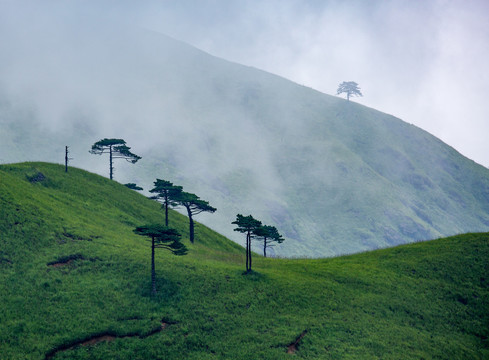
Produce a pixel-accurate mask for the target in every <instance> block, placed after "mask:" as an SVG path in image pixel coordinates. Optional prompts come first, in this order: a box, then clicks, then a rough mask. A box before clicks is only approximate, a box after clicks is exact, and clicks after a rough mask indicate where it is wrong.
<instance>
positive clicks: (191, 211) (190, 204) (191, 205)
mask: <svg viewBox="0 0 489 360" xmlns="http://www.w3.org/2000/svg"><path fill="white" fill-rule="evenodd" d="M174 201H175V202H176V203H178V204H179V205H182V206H183V207H185V208H186V209H187V214H188V219H189V234H190V242H192V243H193V242H194V238H195V230H194V220H193V216H194V215H197V214H200V213H202V212H204V211H205V212H210V213H213V212H215V211H216V210H217V209H216V208H214V207H212V206H210V205H209V202H208V201H205V200H202V199H200V198H199V197H198V196H197V195H195V194H192V193H188V192H185V191H181V192H179V193H178V194H177V195H175V197H174Z"/></svg>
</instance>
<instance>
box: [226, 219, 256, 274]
mask: <svg viewBox="0 0 489 360" xmlns="http://www.w3.org/2000/svg"><path fill="white" fill-rule="evenodd" d="M232 224H235V225H237V226H238V227H237V228H235V229H234V231H238V232H240V233H244V234H246V273H249V272H250V271H251V265H252V261H251V238H252V236H253V234H254V233H255V231H257V230H258V229H259V228H260V227H261V221H259V220H256V219H255V218H253V216H251V215H248V216H243V215H241V214H238V215H236V220H235V221H233V222H232Z"/></svg>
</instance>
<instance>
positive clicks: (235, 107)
mask: <svg viewBox="0 0 489 360" xmlns="http://www.w3.org/2000/svg"><path fill="white" fill-rule="evenodd" d="M53 33H54V34H53ZM53 33H47V34H45V33H43V30H42V29H39V32H38V33H35V34H25V36H22V37H20V38H19V39H18V41H16V42H12V41H11V40H10V38H9V34H8V33H2V32H0V42H1V40H2V39H3V40H5V41H3V42H2V43H3V44H4V48H3V51H2V53H1V56H0V79H2V81H0V162H2V163H10V162H21V161H49V162H63V160H64V149H65V145H69V146H70V152H71V157H73V161H72V163H73V165H75V166H77V167H79V168H83V169H87V170H89V171H91V172H95V173H98V174H103V175H105V176H108V159H107V158H106V157H97V156H94V155H90V154H89V153H88V150H89V149H90V148H91V146H92V144H94V143H95V142H96V141H98V140H100V139H102V138H106V137H109V138H122V139H124V140H126V141H127V144H128V146H130V147H131V148H132V151H134V153H136V154H137V155H140V156H142V160H141V161H139V162H138V163H137V164H135V165H130V164H124V162H121V161H120V162H116V164H115V179H117V180H118V181H120V182H121V183H128V182H132V183H137V184H139V185H141V186H142V187H143V188H145V189H146V191H147V190H149V189H150V188H151V187H152V184H153V182H154V181H155V179H156V178H160V179H166V180H169V181H171V182H173V183H175V184H179V185H183V186H184V187H185V189H186V191H190V192H192V193H196V194H198V195H199V196H202V197H203V198H205V200H208V201H209V202H210V204H211V205H212V206H214V207H216V208H217V209H218V212H216V213H215V214H211V215H207V214H202V216H201V217H200V221H201V222H202V223H204V224H206V225H208V226H210V227H212V228H213V229H215V230H217V231H219V232H220V233H221V234H224V235H225V236H227V237H228V238H230V239H232V240H234V241H236V242H238V243H242V239H241V237H240V236H239V234H237V233H236V232H233V229H232V227H231V226H230V225H229V224H230V223H231V221H233V220H234V218H235V216H236V214H237V213H248V214H253V216H255V217H256V218H258V219H260V220H262V221H263V222H264V223H266V224H270V225H273V226H276V227H277V228H278V230H279V231H280V232H281V233H282V234H283V235H284V237H285V238H286V239H287V240H286V241H285V242H284V243H283V244H282V245H280V246H277V247H276V248H274V251H275V255H278V256H288V257H297V256H299V257H300V256H310V257H325V256H333V255H341V254H345V253H353V252H359V251H365V250H372V249H377V248H381V247H388V246H393V245H398V244H402V243H407V242H413V241H419V240H427V239H432V238H438V237H442V236H449V235H455V234H459V233H465V232H469V231H477V232H485V231H489V170H488V169H486V168H484V167H483V166H480V165H478V164H476V163H474V162H473V161H471V160H469V159H467V158H465V157H464V156H462V155H461V154H459V153H458V152H457V151H455V150H454V149H453V148H451V147H450V146H448V145H447V144H444V143H443V142H441V141H440V140H439V139H437V138H435V137H434V136H432V135H430V134H428V133H427V132H425V131H423V130H422V129H419V128H417V127H416V126H413V125H410V124H408V123H406V122H404V121H402V120H400V119H398V118H396V117H394V116H391V115H388V114H385V113H382V112H380V111H377V110H374V109H370V108H367V107H365V106H361V105H359V104H356V103H354V102H353V101H351V102H347V101H346V100H344V99H341V98H338V97H334V96H329V95H326V94H322V93H320V92H318V91H315V90H313V89H310V88H307V87H304V86H300V85H298V84H295V83H293V82H291V81H288V80H286V79H284V78H281V77H278V76H275V75H272V74H269V73H266V72H264V71H260V70H258V69H254V68H250V67H246V66H243V65H239V64H235V63H231V62H228V61H225V60H223V59H219V58H216V57H213V56H211V55H209V54H206V53H204V52H202V51H200V50H198V49H196V48H193V47H191V46H189V45H187V44H184V43H181V42H179V41H176V40H174V39H171V38H169V37H166V36H164V35H162V34H157V33H152V32H149V31H143V30H137V29H133V28H127V27H124V26H115V25H113V24H109V23H103V24H90V28H86V27H84V26H83V24H79V26H76V29H70V31H63V29H56V30H53ZM74 34H76V36H74V37H75V38H76V39H77V41H73V35H74ZM53 35H55V36H53ZM14 38H16V39H17V37H14ZM33 44H35V46H33ZM45 54H49V56H45ZM325 71H328V69H325ZM361 85H362V87H364V89H367V88H368V84H361ZM332 90H334V89H332ZM409 120H410V121H416V119H413V120H411V119H409Z"/></svg>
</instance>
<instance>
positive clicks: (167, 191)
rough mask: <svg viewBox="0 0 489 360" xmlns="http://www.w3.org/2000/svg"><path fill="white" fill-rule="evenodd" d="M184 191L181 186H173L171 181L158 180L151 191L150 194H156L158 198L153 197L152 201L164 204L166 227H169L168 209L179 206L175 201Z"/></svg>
mask: <svg viewBox="0 0 489 360" xmlns="http://www.w3.org/2000/svg"><path fill="white" fill-rule="evenodd" d="M182 189H183V188H182V187H181V186H178V185H173V183H171V182H170V181H167V180H161V179H156V181H155V182H154V188H153V189H151V190H150V191H149V192H150V193H156V196H153V197H151V198H152V199H154V200H157V201H162V202H163V205H162V206H163V208H164V209H165V225H166V226H168V207H169V206H177V205H178V203H177V202H176V201H175V200H176V199H177V197H178V195H179V194H180V193H181V192H182Z"/></svg>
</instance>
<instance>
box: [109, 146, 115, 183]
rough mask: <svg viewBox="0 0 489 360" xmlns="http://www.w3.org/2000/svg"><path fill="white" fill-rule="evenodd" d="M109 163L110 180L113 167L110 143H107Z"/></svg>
mask: <svg viewBox="0 0 489 360" xmlns="http://www.w3.org/2000/svg"><path fill="white" fill-rule="evenodd" d="M109 165H110V180H112V178H113V172H114V168H113V166H112V145H109Z"/></svg>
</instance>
